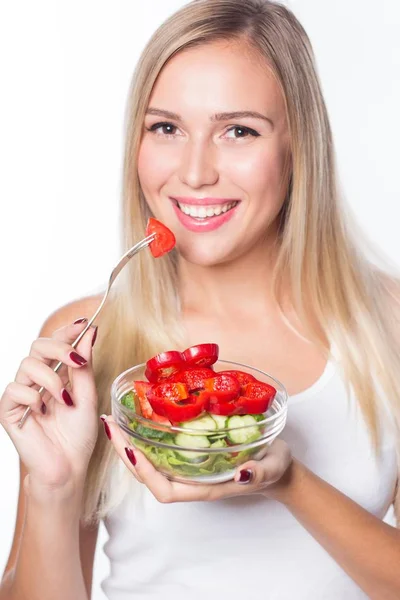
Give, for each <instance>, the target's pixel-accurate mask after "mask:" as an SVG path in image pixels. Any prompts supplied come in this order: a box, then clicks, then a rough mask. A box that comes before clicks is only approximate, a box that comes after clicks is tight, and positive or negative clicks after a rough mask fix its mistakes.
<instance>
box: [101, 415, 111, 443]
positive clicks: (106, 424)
mask: <svg viewBox="0 0 400 600" xmlns="http://www.w3.org/2000/svg"><path fill="white" fill-rule="evenodd" d="M100 419H101V420H102V421H103V425H104V431H105V432H106V435H107V437H108V439H109V440H111V431H110V428H109V426H108V423H107V421H106V420H105V418H104V417H100Z"/></svg>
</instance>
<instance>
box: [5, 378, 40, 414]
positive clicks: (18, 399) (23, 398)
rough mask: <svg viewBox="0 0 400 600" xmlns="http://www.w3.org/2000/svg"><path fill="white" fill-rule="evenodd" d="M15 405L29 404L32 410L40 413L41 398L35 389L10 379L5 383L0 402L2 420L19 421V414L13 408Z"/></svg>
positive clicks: (23, 405)
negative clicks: (9, 381)
mask: <svg viewBox="0 0 400 600" xmlns="http://www.w3.org/2000/svg"><path fill="white" fill-rule="evenodd" d="M17 406H21V407H25V406H30V407H31V409H32V411H33V412H35V413H36V414H41V406H42V398H41V396H40V394H39V392H38V391H37V390H34V389H32V388H30V387H27V386H26V385H22V384H21V383H16V382H15V381H12V382H11V383H9V384H8V385H7V387H6V389H5V391H4V394H3V397H2V400H1V403H0V414H1V419H2V421H3V422H4V421H5V420H6V422H8V423H11V424H13V423H14V422H19V419H20V416H21V415H20V412H19V411H16V410H15V408H16V407H17Z"/></svg>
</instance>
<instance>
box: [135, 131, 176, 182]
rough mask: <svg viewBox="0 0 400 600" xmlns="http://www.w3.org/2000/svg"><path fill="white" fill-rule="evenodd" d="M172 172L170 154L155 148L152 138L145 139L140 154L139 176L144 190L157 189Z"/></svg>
mask: <svg viewBox="0 0 400 600" xmlns="http://www.w3.org/2000/svg"><path fill="white" fill-rule="evenodd" d="M170 172H171V161H169V160H168V155H166V153H165V152H162V151H160V149H159V148H157V149H156V148H155V147H154V144H152V142H151V141H150V140H143V141H142V143H141V146H140V149H139V155H138V176H139V181H140V185H141V186H142V189H143V191H145V190H147V191H150V192H151V191H153V190H154V191H156V190H158V189H160V187H161V186H162V185H163V184H164V183H165V181H166V180H167V179H168V177H169V174H170Z"/></svg>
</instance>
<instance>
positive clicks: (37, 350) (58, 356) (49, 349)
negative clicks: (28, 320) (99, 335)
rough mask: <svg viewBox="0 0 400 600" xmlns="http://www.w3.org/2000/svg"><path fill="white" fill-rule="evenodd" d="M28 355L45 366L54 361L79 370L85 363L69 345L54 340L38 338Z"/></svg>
mask: <svg viewBox="0 0 400 600" xmlns="http://www.w3.org/2000/svg"><path fill="white" fill-rule="evenodd" d="M29 355H30V356H32V357H33V358H37V359H38V360H40V361H42V362H43V363H45V364H49V363H50V362H52V361H54V360H55V361H57V362H62V363H63V364H64V365H67V366H69V367H72V368H79V367H81V366H82V365H85V364H86V362H87V361H86V359H85V358H84V357H83V356H80V355H79V354H78V353H77V351H76V350H75V348H73V347H72V345H71V344H68V343H67V342H63V341H59V340H57V339H54V338H38V339H37V340H35V341H34V342H33V344H32V346H31V349H30V353H29Z"/></svg>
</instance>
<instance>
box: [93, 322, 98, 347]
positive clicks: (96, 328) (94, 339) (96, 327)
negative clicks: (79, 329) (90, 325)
mask: <svg viewBox="0 0 400 600" xmlns="http://www.w3.org/2000/svg"><path fill="white" fill-rule="evenodd" d="M97 330H98V326H97V325H95V328H94V334H93V339H92V348H93V346H94V343H95V341H96V338H97Z"/></svg>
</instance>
